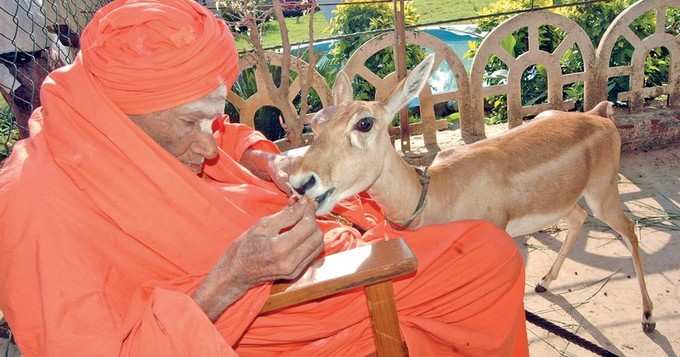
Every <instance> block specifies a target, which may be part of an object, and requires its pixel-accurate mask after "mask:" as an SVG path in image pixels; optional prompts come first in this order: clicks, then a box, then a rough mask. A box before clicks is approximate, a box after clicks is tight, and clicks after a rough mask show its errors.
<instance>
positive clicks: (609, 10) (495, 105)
mask: <svg viewBox="0 0 680 357" xmlns="http://www.w3.org/2000/svg"><path fill="white" fill-rule="evenodd" d="M634 2H635V0H611V1H609V2H601V3H593V4H586V5H578V6H572V7H565V8H561V9H557V10H554V11H555V12H558V13H560V14H562V15H564V16H567V17H569V18H570V19H572V20H574V21H575V22H576V23H578V24H579V25H580V26H581V27H582V28H583V29H584V30H585V31H586V33H587V34H588V36H589V37H590V39H591V41H592V43H593V45H594V46H595V47H597V45H598V44H599V42H600V41H601V39H602V36H603V35H604V32H605V31H606V30H607V28H608V27H609V25H610V24H611V23H612V21H613V20H614V18H615V17H616V16H618V14H619V13H621V12H622V11H623V10H624V9H626V8H627V7H628V6H630V5H631V4H633V3H634ZM531 3H532V1H531V0H519V1H518V0H498V1H496V2H494V3H493V4H491V5H489V6H487V7H485V8H484V9H482V10H481V11H480V13H481V14H483V15H484V14H493V13H499V12H508V11H513V10H520V9H526V8H530V7H531ZM533 3H534V6H535V7H539V6H547V5H551V4H552V1H548V0H536V1H533ZM509 17H510V16H494V17H489V18H484V19H481V20H479V21H478V26H479V28H478V30H479V31H480V32H486V31H490V30H492V29H493V28H495V27H496V26H498V25H499V24H501V23H502V22H503V21H505V20H506V19H508V18H509ZM666 22H667V24H666V27H667V29H668V31H669V32H671V33H674V34H676V35H677V34H678V33H679V32H680V10H679V9H674V8H671V9H669V10H668V13H667V21H666ZM655 23H656V19H655V15H654V13H653V12H651V11H650V12H648V13H646V14H644V15H643V16H640V17H639V18H638V19H636V20H635V21H634V22H633V23H632V24H631V29H632V30H633V32H635V33H636V34H638V36H640V37H642V38H644V37H645V36H648V35H649V34H651V33H653V32H654V29H655ZM527 37H528V31H527V29H526V28H523V29H520V30H519V31H516V32H515V33H513V34H512V35H510V36H508V37H507V38H505V39H503V41H502V42H501V46H502V47H503V48H504V49H505V50H506V51H507V52H508V53H509V54H510V55H512V56H513V57H517V56H519V55H521V54H522V53H524V52H526V51H527V48H528V38H527ZM564 37H565V34H564V32H563V31H562V30H560V29H557V28H554V27H552V26H541V27H540V28H539V39H540V45H539V48H540V49H541V50H544V51H548V52H552V51H553V50H554V49H555V48H556V47H557V46H558V45H559V44H560V42H561V41H562V40H563V39H564ZM478 48H479V42H470V43H469V50H468V51H467V53H466V54H465V56H466V57H468V58H472V57H474V55H475V54H476V53H477V50H478ZM633 51H634V49H633V47H632V46H631V45H630V43H628V42H627V41H625V40H620V41H618V42H617V43H616V44H615V46H614V49H613V52H612V57H611V61H610V66H621V65H629V64H630V62H631V58H632V55H633ZM669 64H670V54H669V53H668V50H667V49H666V48H663V47H662V48H657V49H654V50H652V51H651V52H650V54H649V55H648V56H647V58H646V60H645V85H646V86H657V85H661V83H664V82H667V81H668V68H669ZM560 66H561V68H562V73H563V74H567V73H576V72H581V71H583V58H582V56H581V53H580V51H579V50H578V48H577V47H574V48H572V49H569V50H567V52H566V53H565V55H564V57H563V58H562V59H561V62H560ZM539 67H540V66H530V67H529V68H528V69H527V71H525V73H524V74H523V80H522V103H523V105H531V104H532V103H540V102H542V101H543V100H544V99H545V91H546V89H547V74H546V73H545V71H544V70H540V68H539ZM504 74H505V75H507V66H505V64H504V63H502V62H501V61H500V59H498V58H497V57H495V56H493V57H491V58H490V59H489V61H488V63H487V65H486V70H485V77H484V78H485V82H486V84H487V85H496V84H501V83H503V82H504V81H505V78H504V77H503V75H504ZM628 82H629V78H628V77H616V78H611V79H610V80H609V86H608V89H609V100H611V101H616V99H617V96H618V93H620V92H622V91H627V90H628V89H629V83H628ZM583 90H584V87H583V83H574V84H572V85H569V86H565V88H564V89H563V94H564V96H565V99H575V100H576V109H577V110H581V109H583V97H584V93H583ZM505 101H506V98H505V96H497V97H490V98H486V99H485V105H484V107H485V111H486V112H487V122H489V123H497V122H505V121H507V108H506V104H507V103H506V102H505Z"/></svg>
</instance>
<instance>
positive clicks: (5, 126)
mask: <svg viewBox="0 0 680 357" xmlns="http://www.w3.org/2000/svg"><path fill="white" fill-rule="evenodd" d="M17 140H19V130H17V127H16V125H14V114H13V113H12V111H11V110H10V109H9V106H8V105H7V103H6V102H5V101H4V99H2V97H0V164H1V163H2V161H3V160H5V158H7V156H9V153H10V151H11V150H12V145H14V143H15V142H16V141H17Z"/></svg>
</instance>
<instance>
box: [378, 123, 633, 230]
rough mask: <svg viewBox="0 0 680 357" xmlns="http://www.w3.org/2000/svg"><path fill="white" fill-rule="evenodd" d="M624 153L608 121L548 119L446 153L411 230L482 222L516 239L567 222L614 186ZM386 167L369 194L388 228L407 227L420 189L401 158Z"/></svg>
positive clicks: (432, 168) (437, 163) (440, 156)
mask: <svg viewBox="0 0 680 357" xmlns="http://www.w3.org/2000/svg"><path fill="white" fill-rule="evenodd" d="M546 134H547V135H546ZM547 138H550V140H547ZM619 147H620V139H619V136H618V132H617V130H616V127H615V126H614V124H613V123H612V122H611V121H610V120H609V119H606V118H602V117H599V116H596V115H593V114H589V113H562V112H546V113H543V114H542V115H541V116H539V117H538V118H536V119H535V121H534V122H532V123H530V124H527V125H525V126H522V127H520V128H517V129H514V130H510V131H509V132H507V133H506V134H505V135H502V136H500V137H497V138H492V139H487V140H484V141H480V142H477V143H474V144H471V145H467V146H463V147H460V148H455V149H450V150H446V151H442V152H440V153H439V154H438V155H437V157H436V158H435V159H434V161H433V163H432V165H431V166H430V168H429V170H428V173H429V175H430V186H429V189H428V193H427V199H426V201H425V208H424V210H423V213H422V214H421V215H420V216H419V217H418V219H416V220H415V221H414V222H413V224H412V225H411V226H410V227H409V228H418V227H420V226H422V225H427V224H438V223H446V222H450V221H453V220H463V219H483V220H487V221H491V222H493V223H495V224H496V225H497V226H499V227H501V228H505V229H506V231H507V232H508V233H509V234H510V235H511V236H520V235H524V234H529V233H533V232H536V231H538V230H539V229H541V228H544V227H546V226H547V225H550V224H553V223H556V222H557V221H558V220H559V219H560V218H562V217H566V216H567V214H568V213H569V211H570V210H571V209H572V208H573V207H574V205H575V204H576V202H577V200H578V199H579V198H580V197H581V196H583V195H584V194H586V191H587V188H588V187H589V186H592V185H599V186H602V185H603V183H602V182H600V181H603V179H602V178H603V177H607V178H608V180H606V181H609V182H608V183H610V184H616V181H617V172H618V157H619ZM387 160H389V161H390V163H389V164H388V163H387V162H386V164H385V165H386V167H389V169H383V172H382V173H381V175H380V176H379V177H378V179H377V180H376V182H375V184H374V185H373V186H372V187H371V188H370V189H369V192H370V193H371V195H372V196H374V197H375V198H376V199H377V200H378V202H380V203H381V206H382V207H383V208H384V209H385V212H386V214H387V216H388V217H389V218H390V220H391V221H394V222H403V221H405V220H406V218H407V217H408V216H409V215H410V214H411V213H412V212H413V209H414V208H415V207H416V204H417V201H418V197H419V195H420V190H421V187H420V184H419V182H418V177H417V174H416V173H415V171H414V170H413V169H412V168H411V167H410V166H409V165H408V164H406V163H405V162H403V160H402V159H401V157H399V155H398V154H397V153H396V151H395V152H394V153H393V155H390V157H389V158H388V159H387ZM388 165H389V166H388ZM397 172H398V173H397ZM400 178H402V179H400ZM391 185H394V187H393V188H392V187H390V186H391ZM546 197H550V198H551V199H550V200H546V199H545V198H546ZM404 198H406V200H404Z"/></svg>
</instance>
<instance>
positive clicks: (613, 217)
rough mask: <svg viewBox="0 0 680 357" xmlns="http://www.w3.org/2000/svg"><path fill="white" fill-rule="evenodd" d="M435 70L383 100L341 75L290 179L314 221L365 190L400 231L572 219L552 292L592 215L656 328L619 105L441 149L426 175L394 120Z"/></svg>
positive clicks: (428, 65)
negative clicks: (360, 91) (632, 211)
mask: <svg viewBox="0 0 680 357" xmlns="http://www.w3.org/2000/svg"><path fill="white" fill-rule="evenodd" d="M434 63H435V56H434V55H429V56H428V57H427V58H426V59H425V60H423V61H422V62H421V63H420V64H419V65H418V66H416V67H415V68H414V69H413V70H412V71H411V72H410V74H409V75H408V77H407V78H405V79H404V80H402V81H401V82H400V83H399V84H398V85H397V87H396V88H395V89H394V90H393V91H392V93H391V95H390V96H389V97H388V99H386V100H384V101H355V100H353V96H352V86H351V83H350V80H349V78H348V77H347V75H345V74H344V73H343V72H341V73H340V74H339V76H338V78H337V79H336V81H338V83H336V84H335V86H334V88H333V105H331V106H328V107H326V108H324V109H322V110H320V111H318V112H317V113H316V114H315V115H314V116H313V117H312V119H311V122H310V124H311V127H312V130H313V132H314V140H313V142H312V143H311V144H310V145H309V147H308V148H307V149H306V150H305V151H304V152H303V153H302V154H301V156H300V157H299V158H298V160H297V162H296V165H295V168H294V169H293V170H292V172H291V174H290V176H289V183H290V185H291V187H292V188H293V189H294V190H295V191H296V192H297V193H298V194H299V195H305V196H308V197H310V198H312V199H314V200H315V201H316V203H317V212H316V213H317V215H319V216H323V215H325V214H328V213H329V212H330V211H331V210H332V208H333V207H334V206H335V205H336V204H337V203H338V202H340V201H342V200H344V199H346V198H349V197H351V196H353V195H355V194H357V193H360V192H364V191H367V192H368V193H369V194H370V195H371V196H372V197H373V198H374V199H375V200H376V201H377V202H378V203H379V204H380V206H381V207H382V209H383V212H384V214H385V216H386V219H387V221H388V222H390V223H391V224H392V226H393V227H395V228H397V229H409V230H414V229H417V228H419V227H421V226H424V225H429V224H442V223H447V222H451V221H457V220H485V221H489V222H491V223H493V224H495V225H496V226H498V227H500V228H501V229H504V230H505V231H506V232H507V233H508V234H509V235H510V236H511V237H517V236H522V235H526V234H530V233H535V232H537V231H539V230H541V229H543V228H544V227H546V226H549V225H552V224H555V223H557V222H558V221H559V220H560V219H561V218H565V219H566V223H567V236H566V238H565V240H564V243H563V244H562V246H561V247H560V250H559V252H558V254H557V257H556V259H555V261H554V263H553V264H552V266H551V268H550V270H549V271H548V273H547V274H546V275H545V276H544V277H543V278H542V279H541V281H540V282H539V283H538V284H537V285H536V287H535V291H536V292H537V293H543V292H546V291H547V289H548V288H549V286H550V283H551V282H553V281H554V280H555V279H556V278H557V276H558V274H559V271H560V268H561V267H562V264H563V263H564V260H565V258H566V256H567V254H568V253H569V251H570V250H571V248H572V247H573V245H574V242H575V241H576V238H577V237H578V236H579V232H580V230H581V226H582V225H583V223H584V221H585V220H586V218H587V215H588V214H587V212H586V210H585V209H583V208H582V207H581V206H580V204H579V199H580V198H581V197H583V198H584V199H585V202H586V203H587V205H588V206H589V207H590V209H591V211H592V213H593V215H594V216H595V217H596V218H598V219H599V220H601V221H603V222H604V223H606V224H607V225H608V226H609V227H610V228H612V229H613V230H614V231H615V232H616V233H618V234H619V235H621V236H623V237H624V238H625V240H624V242H625V243H626V245H627V247H628V249H629V251H630V252H631V255H632V260H633V267H634V269H635V274H636V275H637V281H638V284H639V286H640V292H641V295H642V309H643V314H642V322H641V323H642V328H643V330H644V331H645V332H647V333H651V332H652V331H654V329H655V328H656V323H655V322H654V320H653V316H652V309H653V305H652V301H651V299H650V297H649V294H648V292H647V287H646V283H645V277H644V271H643V265H642V261H641V257H640V249H639V246H638V237H637V236H636V234H635V231H634V225H633V223H632V222H631V221H630V220H629V219H628V218H627V217H626V216H625V215H624V213H623V207H622V203H621V201H620V198H619V191H618V186H617V184H618V171H619V160H620V152H621V138H620V135H619V133H618V131H617V128H616V125H615V123H614V122H613V120H614V118H613V106H612V104H611V103H609V102H601V103H600V104H598V105H597V106H595V107H594V108H593V109H592V110H590V111H588V112H563V111H557V110H549V111H544V112H542V113H540V114H539V115H538V116H537V117H536V118H535V119H534V120H533V121H531V122H530V123H528V124H525V125H522V126H520V127H517V128H514V129H511V130H508V131H507V132H505V133H504V134H501V135H500V136H497V137H493V138H488V139H484V140H481V141H477V142H475V143H472V144H469V145H463V146H460V147H456V148H453V149H447V150H442V151H440V152H439V153H438V154H437V155H436V157H435V158H434V160H433V162H432V164H431V165H430V166H429V167H428V168H427V169H426V170H425V171H423V170H418V169H414V167H412V166H411V165H409V164H408V163H407V162H406V161H404V160H403V159H402V157H401V156H400V155H399V153H398V152H397V151H396V149H395V148H394V146H393V145H392V142H391V139H390V136H389V133H388V128H389V126H390V124H391V121H392V118H394V116H395V115H396V114H397V113H398V112H399V110H400V109H401V108H403V107H404V106H405V105H406V104H407V103H408V102H409V100H411V99H412V98H414V97H416V96H417V95H418V94H419V93H420V91H421V90H422V89H423V87H424V86H425V84H426V82H427V80H428V78H429V76H430V73H431V71H432V68H433V66H434Z"/></svg>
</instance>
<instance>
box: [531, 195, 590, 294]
mask: <svg viewBox="0 0 680 357" xmlns="http://www.w3.org/2000/svg"><path fill="white" fill-rule="evenodd" d="M587 216H588V214H587V213H586V211H585V210H584V209H583V208H581V206H579V205H578V203H577V204H576V205H575V206H574V208H572V209H571V211H569V213H568V214H567V217H566V218H567V238H566V239H565V240H564V243H562V247H560V251H559V253H557V258H555V262H553V265H552V267H550V270H549V271H548V273H547V274H546V275H545V276H544V277H543V279H541V282H540V283H538V284H537V285H536V288H535V289H534V290H535V291H536V292H537V293H544V292H546V291H547V290H548V288H549V287H550V283H552V282H553V280H555V279H557V275H558V274H559V273H560V268H562V263H564V259H565V258H566V257H567V255H568V254H569V251H571V248H572V247H573V246H574V242H576V238H577V237H578V236H579V234H580V233H581V226H583V222H584V221H585V220H586V217H587Z"/></svg>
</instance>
